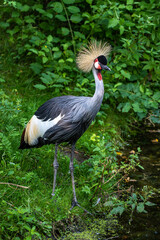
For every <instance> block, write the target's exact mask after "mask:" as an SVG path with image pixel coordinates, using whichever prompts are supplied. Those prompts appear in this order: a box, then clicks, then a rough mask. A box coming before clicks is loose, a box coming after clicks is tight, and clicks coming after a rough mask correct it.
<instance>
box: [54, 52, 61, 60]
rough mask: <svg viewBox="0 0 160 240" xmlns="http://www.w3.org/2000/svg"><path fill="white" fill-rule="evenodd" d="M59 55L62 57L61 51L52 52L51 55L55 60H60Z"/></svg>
mask: <svg viewBox="0 0 160 240" xmlns="http://www.w3.org/2000/svg"><path fill="white" fill-rule="evenodd" d="M61 55H62V52H61V51H58V52H54V54H53V56H54V58H56V59H57V58H60V57H61Z"/></svg>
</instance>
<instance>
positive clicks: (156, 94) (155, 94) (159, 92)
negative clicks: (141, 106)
mask: <svg viewBox="0 0 160 240" xmlns="http://www.w3.org/2000/svg"><path fill="white" fill-rule="evenodd" d="M153 99H154V100H156V101H158V100H160V91H158V92H155V93H154V95H153Z"/></svg>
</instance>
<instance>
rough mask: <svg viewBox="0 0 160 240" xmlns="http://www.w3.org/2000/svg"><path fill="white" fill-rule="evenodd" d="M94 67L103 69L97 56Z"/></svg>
mask: <svg viewBox="0 0 160 240" xmlns="http://www.w3.org/2000/svg"><path fill="white" fill-rule="evenodd" d="M94 67H95V69H97V70H101V69H102V68H101V66H100V64H99V62H98V59H97V58H96V59H95V60H94Z"/></svg>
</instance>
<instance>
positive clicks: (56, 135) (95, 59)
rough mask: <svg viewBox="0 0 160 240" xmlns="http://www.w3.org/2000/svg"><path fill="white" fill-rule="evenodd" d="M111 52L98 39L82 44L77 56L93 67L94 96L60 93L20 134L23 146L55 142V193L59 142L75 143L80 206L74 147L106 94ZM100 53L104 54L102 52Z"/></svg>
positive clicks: (83, 67)
mask: <svg viewBox="0 0 160 240" xmlns="http://www.w3.org/2000/svg"><path fill="white" fill-rule="evenodd" d="M109 52H110V46H108V45H107V46H105V45H104V46H101V43H100V44H99V45H98V44H97V43H96V42H95V43H94V44H93V45H90V46H89V49H85V48H83V49H82V50H81V52H80V54H79V56H78V58H77V64H78V66H79V68H80V69H81V70H83V71H86V72H88V71H90V70H91V69H92V72H93V75H94V78H95V84H96V88H95V93H94V95H93V97H83V96H60V97H55V98H52V99H50V100H48V101H47V102H45V103H44V104H43V105H42V106H40V107H39V108H38V110H37V111H36V112H35V114H34V115H33V117H32V118H31V119H30V121H29V122H28V124H27V126H26V128H25V129H24V131H23V134H22V137H21V143H20V147H19V148H20V149H25V148H34V147H41V146H43V145H45V144H51V143H53V144H55V146H56V147H55V159H54V162H53V166H54V182H53V192H52V195H53V196H54V190H55V184H56V174H57V169H58V166H59V165H58V162H57V148H58V144H60V143H62V142H68V143H70V144H71V145H72V153H71V161H70V170H71V177H72V187H73V195H74V199H73V203H72V207H74V206H76V205H78V206H79V204H78V202H77V199H76V194H75V184H74V175H73V158H74V148H75V144H76V142H77V140H78V139H79V138H80V137H81V136H82V134H83V133H84V132H85V131H86V129H87V128H88V127H89V125H90V124H91V122H92V121H93V120H94V118H95V116H96V114H97V112H98V111H99V109H100V106H101V103H102V100H103V95H104V86H103V80H102V75H101V70H102V69H107V70H110V69H109V68H108V67H107V65H106V64H107V60H106V58H105V56H104V55H107V54H108V53H109ZM101 53H105V54H104V55H101ZM87 54H88V55H87ZM97 54H98V55H97Z"/></svg>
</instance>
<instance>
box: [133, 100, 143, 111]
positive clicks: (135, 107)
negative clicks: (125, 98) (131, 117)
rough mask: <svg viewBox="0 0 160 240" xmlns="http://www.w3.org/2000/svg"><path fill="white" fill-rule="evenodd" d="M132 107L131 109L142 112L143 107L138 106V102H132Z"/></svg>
mask: <svg viewBox="0 0 160 240" xmlns="http://www.w3.org/2000/svg"><path fill="white" fill-rule="evenodd" d="M132 107H133V110H134V111H135V112H143V109H141V108H140V106H139V103H138V102H135V103H133V104H132Z"/></svg>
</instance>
